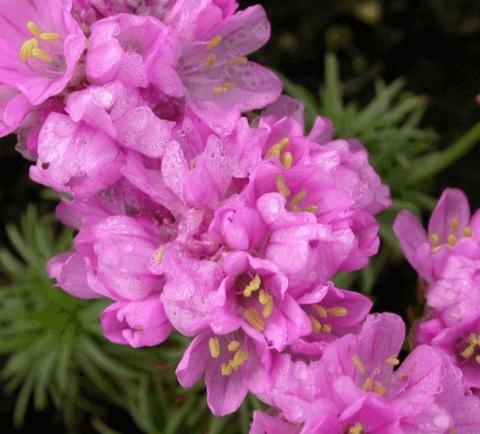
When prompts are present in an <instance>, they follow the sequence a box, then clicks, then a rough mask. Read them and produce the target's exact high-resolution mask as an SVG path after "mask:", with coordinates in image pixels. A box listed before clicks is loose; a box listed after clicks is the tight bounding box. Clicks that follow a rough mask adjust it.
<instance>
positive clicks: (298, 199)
mask: <svg viewBox="0 0 480 434" xmlns="http://www.w3.org/2000/svg"><path fill="white" fill-rule="evenodd" d="M306 197H307V192H306V191H301V192H300V193H297V194H296V195H295V196H293V197H292V200H291V201H290V204H291V206H292V209H294V208H298V210H299V211H300V207H299V205H300V202H301V201H302V200H303V199H305V198H306Z"/></svg>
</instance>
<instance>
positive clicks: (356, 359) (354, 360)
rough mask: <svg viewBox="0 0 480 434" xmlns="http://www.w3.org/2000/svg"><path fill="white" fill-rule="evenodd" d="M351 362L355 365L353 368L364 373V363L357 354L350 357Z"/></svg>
mask: <svg viewBox="0 0 480 434" xmlns="http://www.w3.org/2000/svg"><path fill="white" fill-rule="evenodd" d="M352 363H353V366H355V369H356V370H357V371H358V372H360V374H365V365H364V364H363V363H362V361H361V360H360V357H358V355H357V354H355V355H354V356H353V357H352Z"/></svg>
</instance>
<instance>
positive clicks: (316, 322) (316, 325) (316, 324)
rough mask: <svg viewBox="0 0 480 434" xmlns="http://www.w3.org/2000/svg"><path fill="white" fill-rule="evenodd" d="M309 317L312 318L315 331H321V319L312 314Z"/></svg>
mask: <svg viewBox="0 0 480 434" xmlns="http://www.w3.org/2000/svg"><path fill="white" fill-rule="evenodd" d="M309 318H310V322H311V323H312V327H313V331H314V332H315V333H320V332H321V331H322V324H320V321H319V320H318V319H317V318H315V317H314V316H311V315H310V317H309Z"/></svg>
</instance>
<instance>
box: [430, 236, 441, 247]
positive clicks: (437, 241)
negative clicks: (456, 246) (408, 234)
mask: <svg viewBox="0 0 480 434" xmlns="http://www.w3.org/2000/svg"><path fill="white" fill-rule="evenodd" d="M430 241H431V242H432V244H433V245H434V246H435V247H436V246H438V245H439V244H440V241H441V239H440V235H438V234H432V235H430Z"/></svg>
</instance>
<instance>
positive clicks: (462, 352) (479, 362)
mask: <svg viewBox="0 0 480 434" xmlns="http://www.w3.org/2000/svg"><path fill="white" fill-rule="evenodd" d="M432 346H434V347H436V348H439V349H441V350H442V351H444V352H445V353H446V354H448V355H449V356H450V357H451V358H452V360H453V361H454V363H455V364H456V365H457V366H458V367H459V368H460V369H461V370H462V372H463V375H464V376H465V379H466V382H467V384H468V386H469V387H472V388H476V389H479V388H480V316H479V315H478V313H477V315H476V316H475V317H473V318H470V319H469V320H466V321H462V322H460V323H458V324H457V325H455V326H453V327H449V328H445V329H444V330H442V331H440V332H439V333H438V335H437V336H435V338H434V339H433V340H432Z"/></svg>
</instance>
